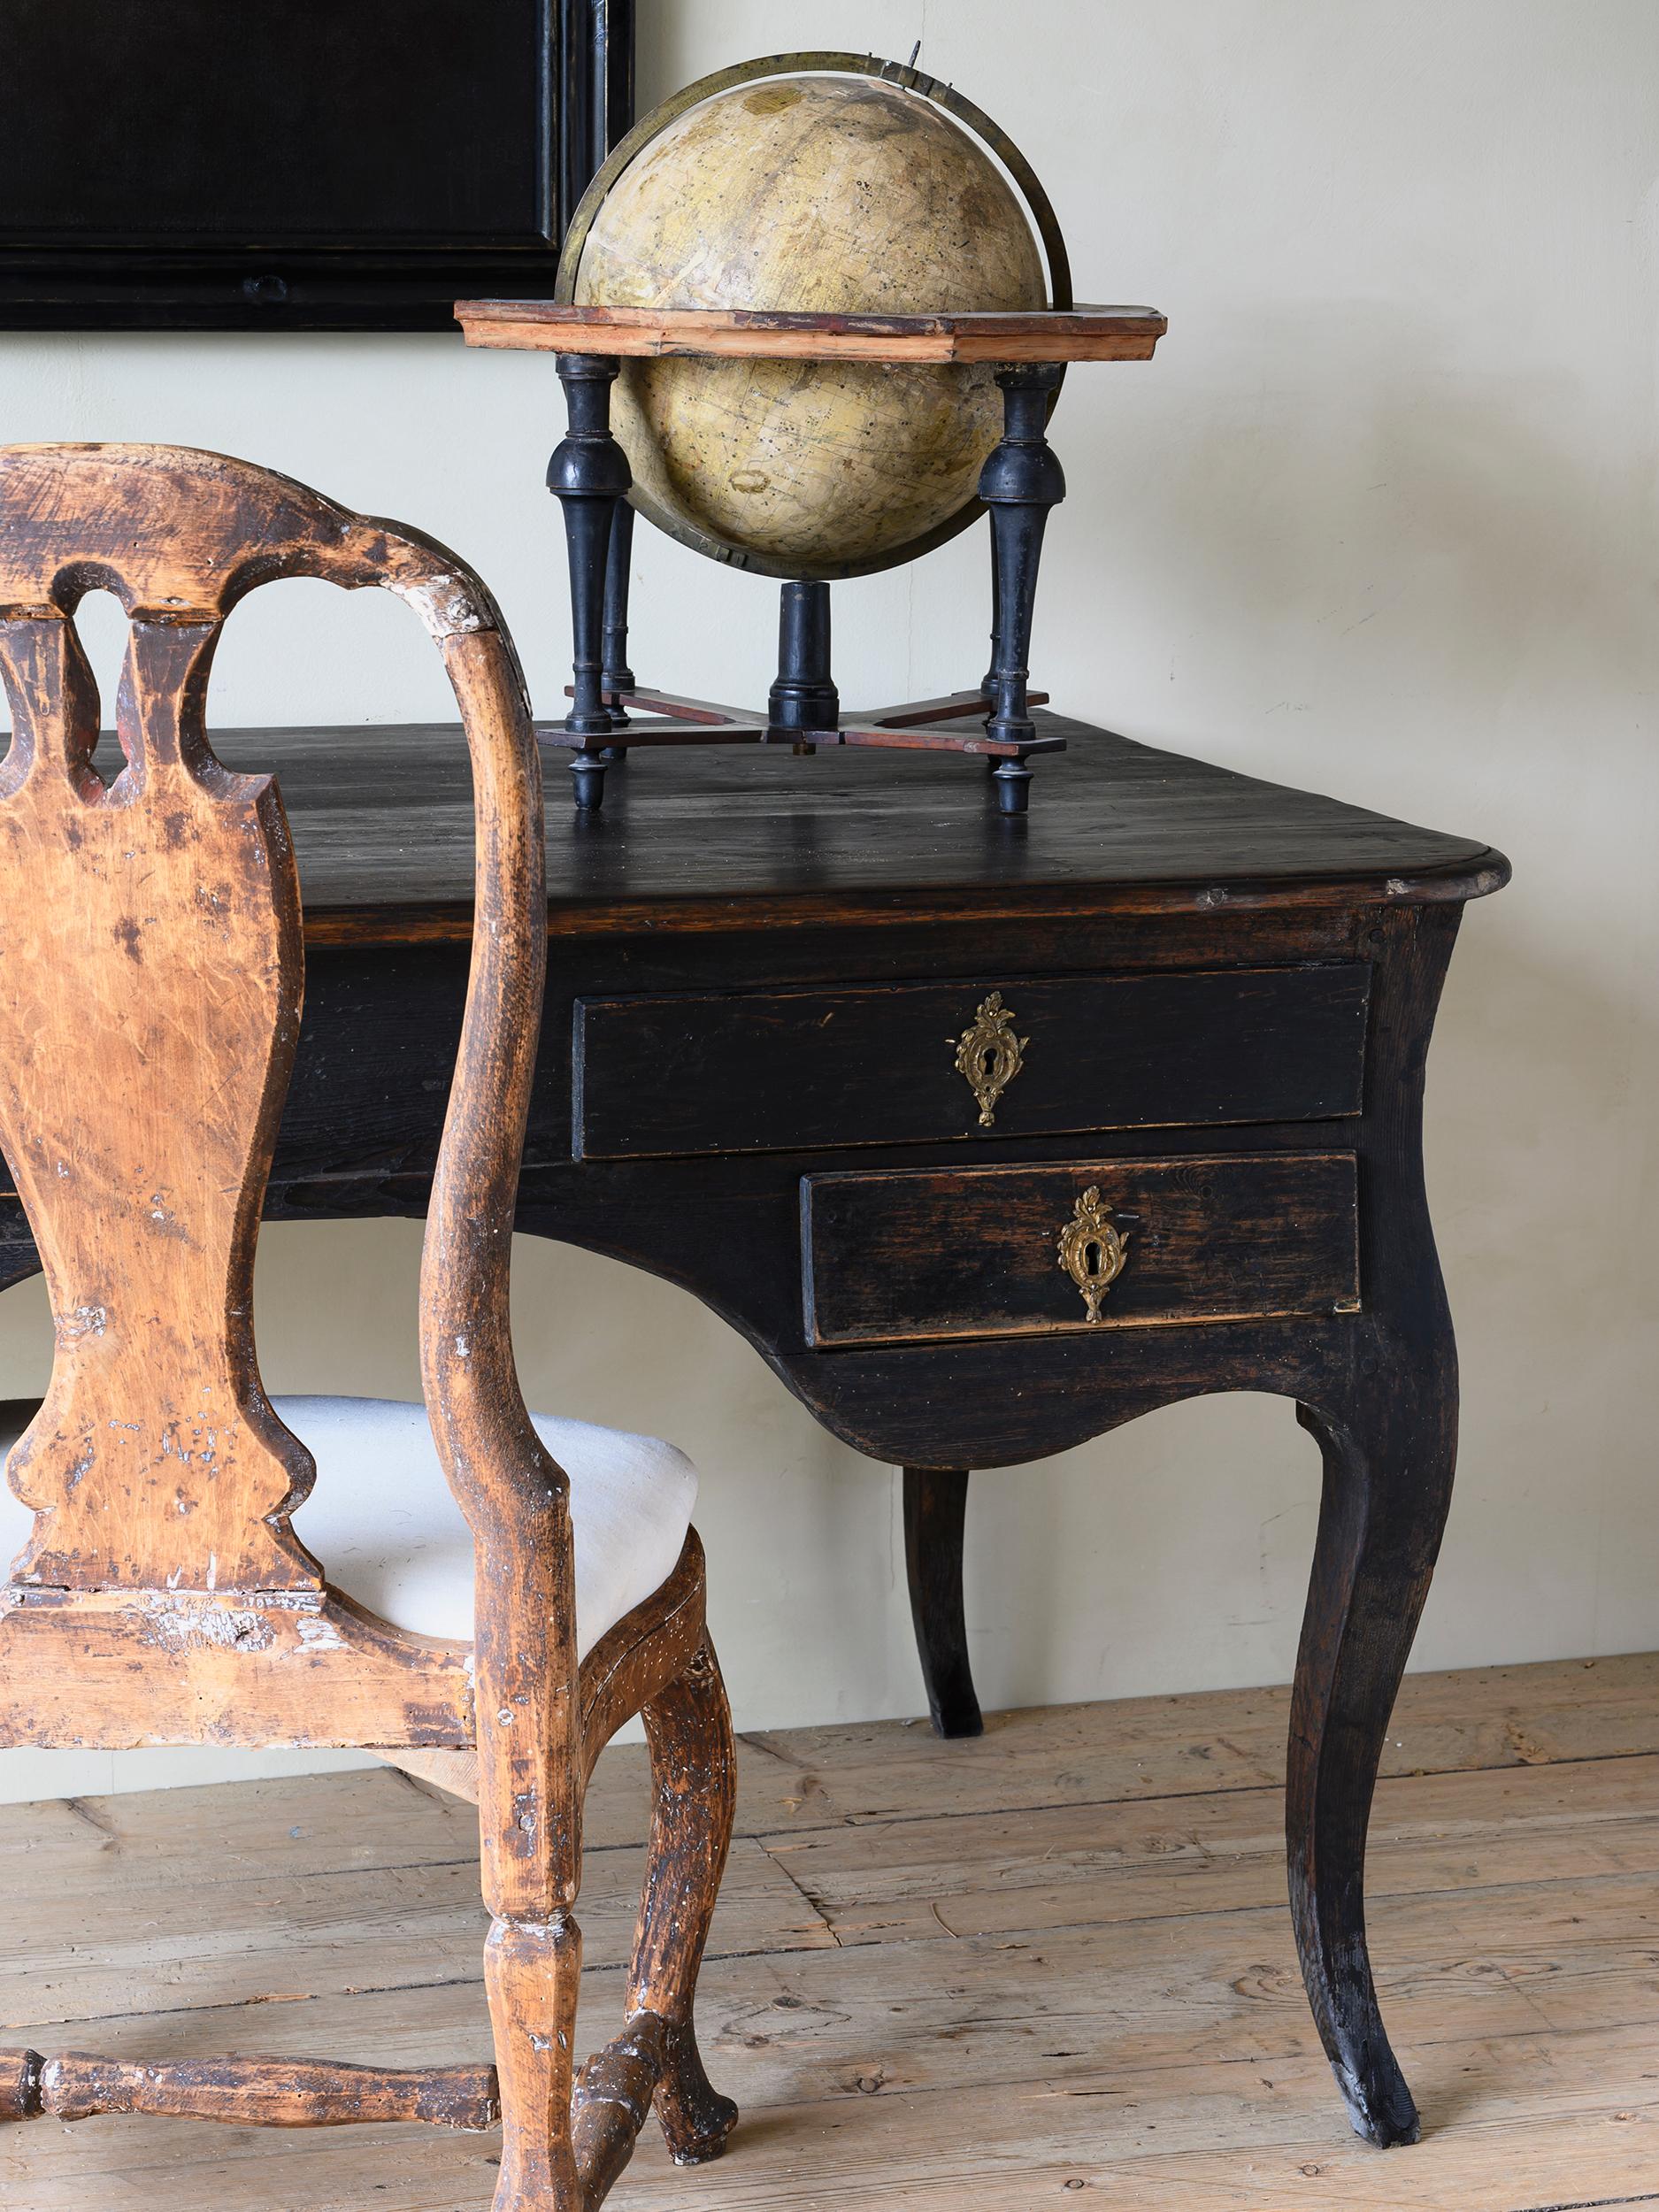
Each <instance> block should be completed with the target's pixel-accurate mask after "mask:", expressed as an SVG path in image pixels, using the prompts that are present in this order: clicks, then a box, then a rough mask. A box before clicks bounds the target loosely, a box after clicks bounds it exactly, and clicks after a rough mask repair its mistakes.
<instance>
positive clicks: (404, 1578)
mask: <svg viewBox="0 0 1659 2212" xmlns="http://www.w3.org/2000/svg"><path fill="white" fill-rule="evenodd" d="M275 1405H276V1409H277V1412H278V1413H279V1415H280V1417H281V1418H282V1419H283V1420H284V1421H285V1422H286V1423H287V1424H288V1427H289V1428H291V1429H292V1430H293V1432H294V1433H295V1435H296V1436H297V1437H298V1438H299V1440H300V1441H301V1442H302V1443H303V1444H304V1445H305V1446H306V1447H307V1448H308V1449H309V1450H310V1451H311V1455H312V1456H313V1457H314V1458H315V1460H316V1462H317V1484H316V1487H315V1489H314V1490H313V1491H312V1493H311V1496H310V1497H309V1498H308V1499H307V1500H306V1501H305V1502H304V1504H303V1505H302V1506H301V1507H300V1508H299V1509H298V1510H297V1511H296V1514H295V1516H294V1527H295V1532H296V1534H297V1535H299V1536H300V1537H301V1538H302V1539H303V1541H304V1542H305V1544H306V1545H307V1546H308V1547H309V1548H310V1549H311V1551H312V1552H314V1553H315V1555H317V1557H318V1558H319V1559H320V1560H321V1562H322V1563H323V1566H324V1568H325V1570H326V1573H327V1576H328V1578H329V1580H330V1581H331V1582H332V1583H333V1584H334V1586H335V1587H336V1588H337V1589H340V1590H343V1591H344V1592H345V1594H346V1595H347V1596H348V1597H351V1598H355V1599H356V1600H357V1602H358V1603H359V1604H360V1605H365V1606H367V1607H368V1609H369V1610H370V1611H371V1612H373V1613H378V1614H379V1615H380V1617H381V1618H382V1619H384V1620H388V1621H390V1622H392V1623H393V1624H395V1625H396V1627H398V1628H406V1629H409V1630H411V1631H412V1632H414V1633H416V1634H418V1635H422V1636H458V1637H470V1636H471V1635H472V1536H471V1533H470V1532H469V1531H468V1528H467V1525H466V1523H465V1520H463V1518H462V1517H461V1509H460V1508H459V1506H457V1504H456V1502H455V1499H454V1497H453V1495H452V1494H451V1493H450V1489H449V1484H448V1482H447V1481H446V1480H445V1479H444V1474H443V1470H442V1467H441V1466H440V1465H439V1463H438V1455H437V1451H436V1448H434V1444H433V1441H432V1431H431V1428H430V1427H429V1426H428V1425H427V1421H426V1408H425V1406H423V1405H420V1404H419V1403H412V1404H411V1403H405V1402H403V1401H402V1400H400V1399H393V1398H278V1399H277V1400H276V1401H275ZM532 1418H533V1419H534V1422H535V1425H536V1429H537V1432H538V1433H539V1434H540V1436H541V1440H542V1442H543V1443H544V1444H545V1445H546V1446H547V1448H548V1449H549V1452H551V1453H552V1455H553V1456H554V1458H555V1459H557V1461H558V1463H559V1464H560V1466H561V1467H563V1468H564V1469H565V1472H566V1473H567V1474H568V1475H569V1477H570V1479H571V1522H572V1529H573V1532H574V1537H575V1546H574V1548H575V1555H576V1646H577V1655H578V1657H579V1658H585V1657H586V1656H587V1655H588V1652H589V1651H590V1650H591V1649H592V1648H593V1647H594V1645H595V1644H596V1643H597V1642H598V1640H599V1639H600V1638H601V1637H602V1636H603V1634H604V1632H605V1631H606V1630H607V1629H608V1628H611V1627H612V1626H613V1625H614V1624H615V1623H616V1622H618V1621H619V1620H620V1619H621V1618H622V1616H623V1615H624V1614H625V1613H627V1612H631V1611H632V1610H633V1609H634V1606H636V1605H638V1604H639V1603H641V1601H642V1600H643V1599H645V1598H648V1597H649V1595H650V1594H651V1592H652V1591H653V1590H655V1589H657V1587H658V1586H660V1585H661V1584H662V1583H664V1582H665V1581H666V1580H667V1578H668V1577H669V1576H670V1575H671V1574H672V1572H673V1569H674V1563H675V1562H676V1561H677V1560H678V1558H679V1557H680V1548H681V1547H682V1545H683V1544H684V1543H685V1540H686V1531H687V1529H688V1528H689V1526H690V1525H691V1511H692V1507H693V1506H694V1505H695V1502H696V1495H697V1471H696V1469H695V1467H694V1466H693V1465H692V1463H691V1462H690V1461H689V1460H688V1459H687V1457H686V1455H685V1454H684V1453H683V1452H680V1451H676V1450H675V1448H674V1447H673V1446H672V1444H664V1443H662V1442H660V1441H659V1440H658V1439H657V1438H656V1437H653V1436H629V1435H626V1434H625V1433H624V1432H622V1431H621V1430H619V1429H605V1428H598V1427H595V1425H593V1424H592V1423H591V1422H588V1421H566V1420H561V1419H559V1418H558V1417H556V1416H554V1415H551V1414H543V1413H538V1414H535V1415H534V1416H533V1417H532ZM16 1440H17V1439H16V1436H15V1434H8V1435H4V1436H0V1452H9V1451H10V1450H11V1448H12V1445H13V1444H14V1443H15V1442H16ZM32 1518H33V1516H32V1515H31V1513H30V1511H29V1509H28V1508H27V1506H24V1505H21V1504H19V1502H18V1500H17V1499H16V1498H15V1497H13V1496H12V1492H11V1489H10V1487H9V1486H6V1485H4V1484H0V1567H3V1566H4V1565H5V1564H6V1563H8V1562H10V1561H11V1560H12V1558H13V1557H14V1556H15V1555H17V1554H18V1553H19V1551H21V1549H22V1548H23V1546H24V1545H25V1543H26V1542H27V1540H28V1534H29V1527H30V1523H31V1521H32Z"/></svg>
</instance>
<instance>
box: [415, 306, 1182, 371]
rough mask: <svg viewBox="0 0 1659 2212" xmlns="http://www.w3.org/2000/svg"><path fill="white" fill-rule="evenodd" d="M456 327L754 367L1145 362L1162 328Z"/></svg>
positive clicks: (1113, 322)
mask: <svg viewBox="0 0 1659 2212" xmlns="http://www.w3.org/2000/svg"><path fill="white" fill-rule="evenodd" d="M455 319H456V320H457V322H458V323H459V324H460V326H461V328H462V329H463V331H464V332H465V334H466V342H467V343H468V345H470V346H494V347H498V348H505V349H510V350H511V351H515V352H529V353H599V354H610V355H611V356H613V357H622V358H633V357H640V356H648V357H649V356H654V355H659V354H670V355H697V354H711V355H717V356H726V357H735V358H739V359H743V360H751V361H793V360H809V361H894V362H902V361H939V362H949V361H959V362H972V361H985V362H1004V361H1149V360H1150V359H1151V358H1152V355H1153V352H1154V350H1155V349H1156V345H1157V342H1158V340H1159V339H1160V338H1161V337H1162V336H1163V335H1164V332H1165V331H1166V330H1167V329H1168V328H1169V324H1168V321H1167V319H1166V318H1165V317H1164V316H1163V315H1161V314H1159V312H1158V311H1157V310H1156V308H1155V307H1089V306H1077V307H1071V308H1035V309H1032V310H1029V311H1018V312H1010V311H1007V310H1005V309H995V308H982V309H979V310H978V311H975V312H973V313H970V314H952V315H860V314H851V313H842V314H830V313H810V312H805V311H796V312H795V313H789V312H786V311H768V310H764V309H760V308H743V307H738V308H718V307H685V308H672V307H626V306H614V307H612V306H600V305H595V304H594V303H583V304H581V305H576V304H573V303H566V302H563V301H558V300H457V302H456V307H455Z"/></svg>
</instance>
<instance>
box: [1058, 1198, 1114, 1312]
mask: <svg viewBox="0 0 1659 2212" xmlns="http://www.w3.org/2000/svg"><path fill="white" fill-rule="evenodd" d="M1128 1256H1129V1239H1128V1237H1127V1236H1126V1235H1125V1233H1124V1232H1123V1231H1122V1230H1120V1229H1117V1228H1114V1227H1113V1225H1112V1224H1111V1222H1110V1220H1109V1219H1108V1218H1107V1215H1106V1209H1105V1208H1104V1207H1103V1206H1102V1204H1101V1196H1100V1187H1099V1185H1098V1184H1095V1183H1091V1184H1090V1185H1089V1187H1088V1188H1087V1190H1086V1191H1085V1192H1084V1194H1083V1195H1082V1196H1081V1198H1079V1200H1078V1202H1077V1210H1076V1212H1075V1213H1074V1214H1073V1215H1072V1217H1071V1220H1070V1221H1068V1222H1067V1223H1066V1225H1065V1226H1064V1229H1062V1230H1061V1232H1060V1264H1061V1266H1062V1267H1063V1268H1064V1271H1065V1272H1066V1273H1067V1274H1068V1275H1069V1276H1070V1277H1071V1280H1072V1281H1073V1282H1074V1283H1075V1284H1076V1285H1077V1286H1078V1288H1079V1291H1081V1293H1082V1294H1083V1303H1084V1305H1085V1306H1086V1307H1087V1309H1088V1317H1089V1319H1090V1320H1091V1321H1098V1320H1099V1319H1100V1305H1101V1300H1102V1298H1103V1297H1104V1296H1105V1295H1106V1294H1107V1292H1108V1291H1109V1290H1110V1288H1111V1286H1112V1285H1113V1284H1114V1283H1115V1282H1116V1281H1117V1279H1118V1277H1119V1276H1120V1275H1121V1274H1122V1273H1123V1271H1124V1262H1125V1260H1126V1259H1127V1258H1128Z"/></svg>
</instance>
